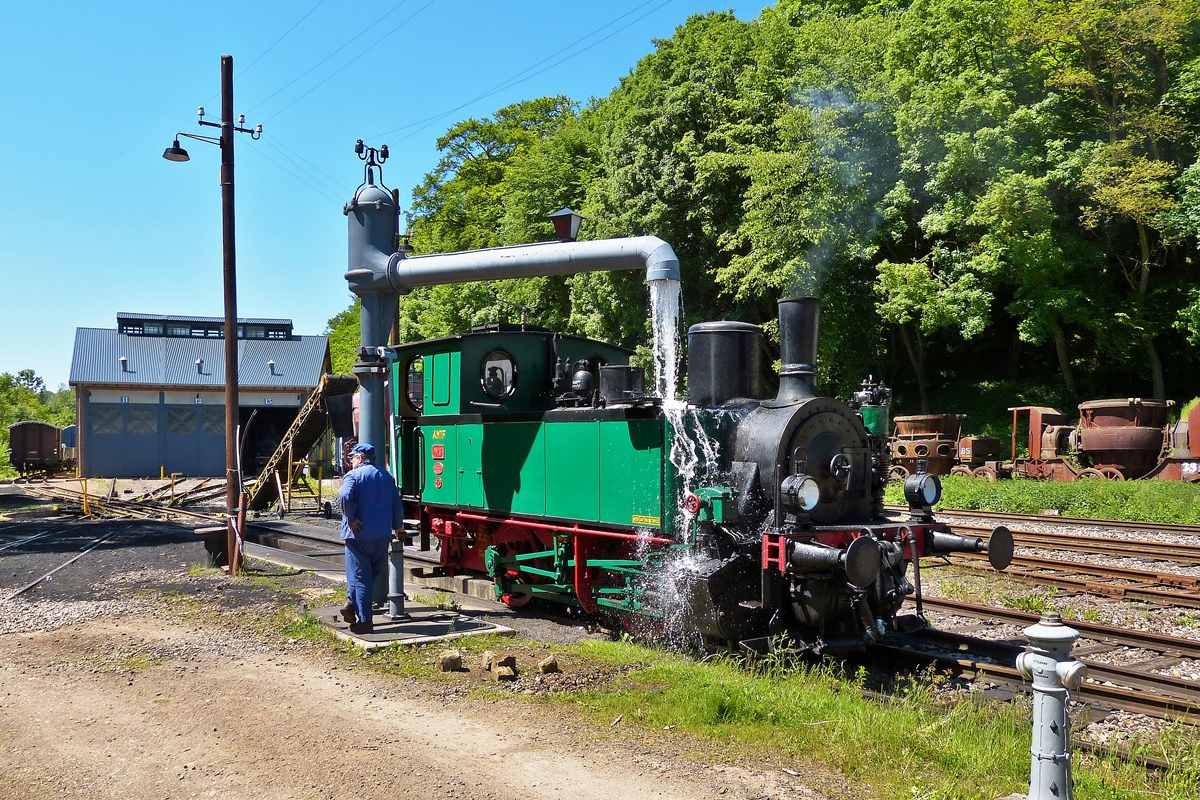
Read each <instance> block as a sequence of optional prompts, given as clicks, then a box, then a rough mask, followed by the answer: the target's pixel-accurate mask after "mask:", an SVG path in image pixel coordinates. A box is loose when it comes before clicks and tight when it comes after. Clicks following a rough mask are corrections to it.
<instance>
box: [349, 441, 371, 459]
mask: <svg viewBox="0 0 1200 800" xmlns="http://www.w3.org/2000/svg"><path fill="white" fill-rule="evenodd" d="M350 452H351V453H358V454H359V455H361V456H362V457H363V458H370V459H373V458H375V448H374V447H373V446H371V445H369V444H367V443H366V442H360V443H359V444H356V445H354V447H351V448H350Z"/></svg>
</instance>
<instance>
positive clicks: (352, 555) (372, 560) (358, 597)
mask: <svg viewBox="0 0 1200 800" xmlns="http://www.w3.org/2000/svg"><path fill="white" fill-rule="evenodd" d="M390 543H391V540H390V539H346V540H344V542H343V544H345V545H346V596H347V597H348V598H349V599H350V600H351V602H353V603H354V611H355V613H356V614H358V619H359V621H360V622H366V623H370V622H371V617H372V613H371V601H372V599H373V597H374V595H375V580H376V578H378V577H379V576H380V575H386V574H387V567H388V545H389V544H390Z"/></svg>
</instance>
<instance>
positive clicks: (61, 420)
mask: <svg viewBox="0 0 1200 800" xmlns="http://www.w3.org/2000/svg"><path fill="white" fill-rule="evenodd" d="M29 419H36V420H41V421H42V422H50V423H53V424H55V425H57V426H58V427H60V428H63V427H66V426H67V425H73V424H74V423H75V393H74V392H72V391H71V390H70V389H68V388H67V387H65V386H64V387H61V388H59V390H58V391H56V392H52V391H49V390H47V389H46V384H45V382H44V381H43V380H42V379H41V378H39V377H38V376H37V375H35V374H34V373H33V370H31V369H23V370H21V371H20V372H18V373H17V374H16V375H10V374H8V373H7V372H4V373H0V477H10V476H12V475H15V474H16V471H15V470H14V469H13V468H12V466H11V465H10V464H9V463H8V426H9V425H12V424H13V423H14V422H22V421H24V420H29Z"/></svg>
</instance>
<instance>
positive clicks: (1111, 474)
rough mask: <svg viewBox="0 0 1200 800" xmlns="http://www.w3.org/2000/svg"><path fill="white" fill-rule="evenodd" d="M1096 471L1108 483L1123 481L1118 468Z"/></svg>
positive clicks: (1122, 475)
mask: <svg viewBox="0 0 1200 800" xmlns="http://www.w3.org/2000/svg"><path fill="white" fill-rule="evenodd" d="M1097 469H1099V470H1100V473H1101V474H1102V475H1103V476H1104V477H1106V478H1108V479H1109V480H1110V481H1123V480H1125V475H1124V473H1122V472H1121V468H1120V467H1097Z"/></svg>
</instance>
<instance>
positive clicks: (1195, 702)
mask: <svg viewBox="0 0 1200 800" xmlns="http://www.w3.org/2000/svg"><path fill="white" fill-rule="evenodd" d="M924 605H925V608H926V609H927V610H937V611H941V612H943V613H947V614H955V615H958V616H963V617H968V618H972V619H979V620H1000V621H1003V622H1007V623H1010V624H1015V625H1023V626H1027V625H1032V624H1034V623H1036V622H1037V621H1038V619H1039V617H1038V615H1037V614H1030V613H1026V612H1023V611H1014V610H1012V609H1005V608H994V607H991V606H977V605H972V604H970V603H962V602H958V601H955V600H948V599H942V598H925V599H924ZM1067 624H1069V625H1070V626H1071V627H1072V628H1075V629H1076V630H1077V631H1079V632H1080V634H1081V639H1080V643H1079V644H1077V645H1076V647H1075V649H1074V651H1073V655H1074V657H1075V658H1076V659H1077V660H1079V661H1081V662H1083V663H1084V664H1086V665H1087V667H1088V680H1087V682H1086V683H1085V684H1084V686H1083V687H1082V688H1081V689H1080V691H1079V699H1080V700H1082V701H1083V702H1088V703H1091V704H1093V705H1096V706H1099V707H1100V708H1113V709H1122V710H1125V711H1132V712H1135V713H1139V714H1145V715H1147V716H1152V717H1158V718H1184V717H1187V718H1193V719H1194V718H1196V717H1197V715H1200V681H1195V680H1189V679H1186V678H1179V677H1175V676H1173V675H1168V674H1165V673H1164V672H1163V670H1165V669H1169V668H1170V667H1172V666H1174V665H1176V664H1180V663H1182V662H1183V661H1184V660H1185V659H1197V658H1200V641H1194V640H1190V639H1178V638H1175V637H1170V636H1164V635H1162V634H1156V633H1153V632H1149V631H1137V630H1132V629H1128V628H1114V627H1111V626H1107V625H1099V624H1096V623H1089V622H1086V621H1082V620H1068V621H1067ZM936 635H937V636H940V637H946V638H945V639H944V641H945V642H946V643H948V644H951V646H958V647H960V648H962V649H963V650H964V651H968V652H971V653H977V652H978V653H983V654H985V655H986V659H985V660H980V659H978V658H973V657H970V656H959V655H956V654H953V653H945V654H943V655H939V656H937V658H938V660H939V662H940V663H945V664H947V665H950V666H954V667H956V668H957V669H961V670H965V671H967V672H971V671H976V672H977V673H978V674H985V675H987V676H988V677H993V678H1001V679H1003V680H1004V681H1006V682H1008V681H1012V680H1014V676H1015V677H1016V678H1019V676H1018V675H1017V673H1016V668H1015V666H1013V665H1014V663H1015V659H1016V656H1017V654H1018V653H1020V652H1021V649H1022V647H1020V646H1017V645H1015V644H1013V643H1006V642H999V643H992V645H991V646H990V647H989V646H983V647H982V648H981V649H980V650H978V651H976V650H973V649H972V648H974V647H976V646H977V642H979V641H980V640H979V639H977V638H976V637H972V636H969V635H964V634H960V633H953V632H943V631H939V632H938V633H937V634H936ZM954 643H957V644H956V645H955V644H954ZM1118 647H1129V648H1136V649H1138V650H1143V651H1145V652H1147V653H1149V654H1151V655H1150V656H1149V657H1148V658H1146V659H1143V660H1142V661H1140V662H1137V663H1133V664H1113V663H1107V662H1104V661H1101V660H1098V659H1097V658H1096V657H1097V656H1100V655H1102V654H1104V653H1106V652H1110V651H1112V650H1114V649H1115V648H1118Z"/></svg>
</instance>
